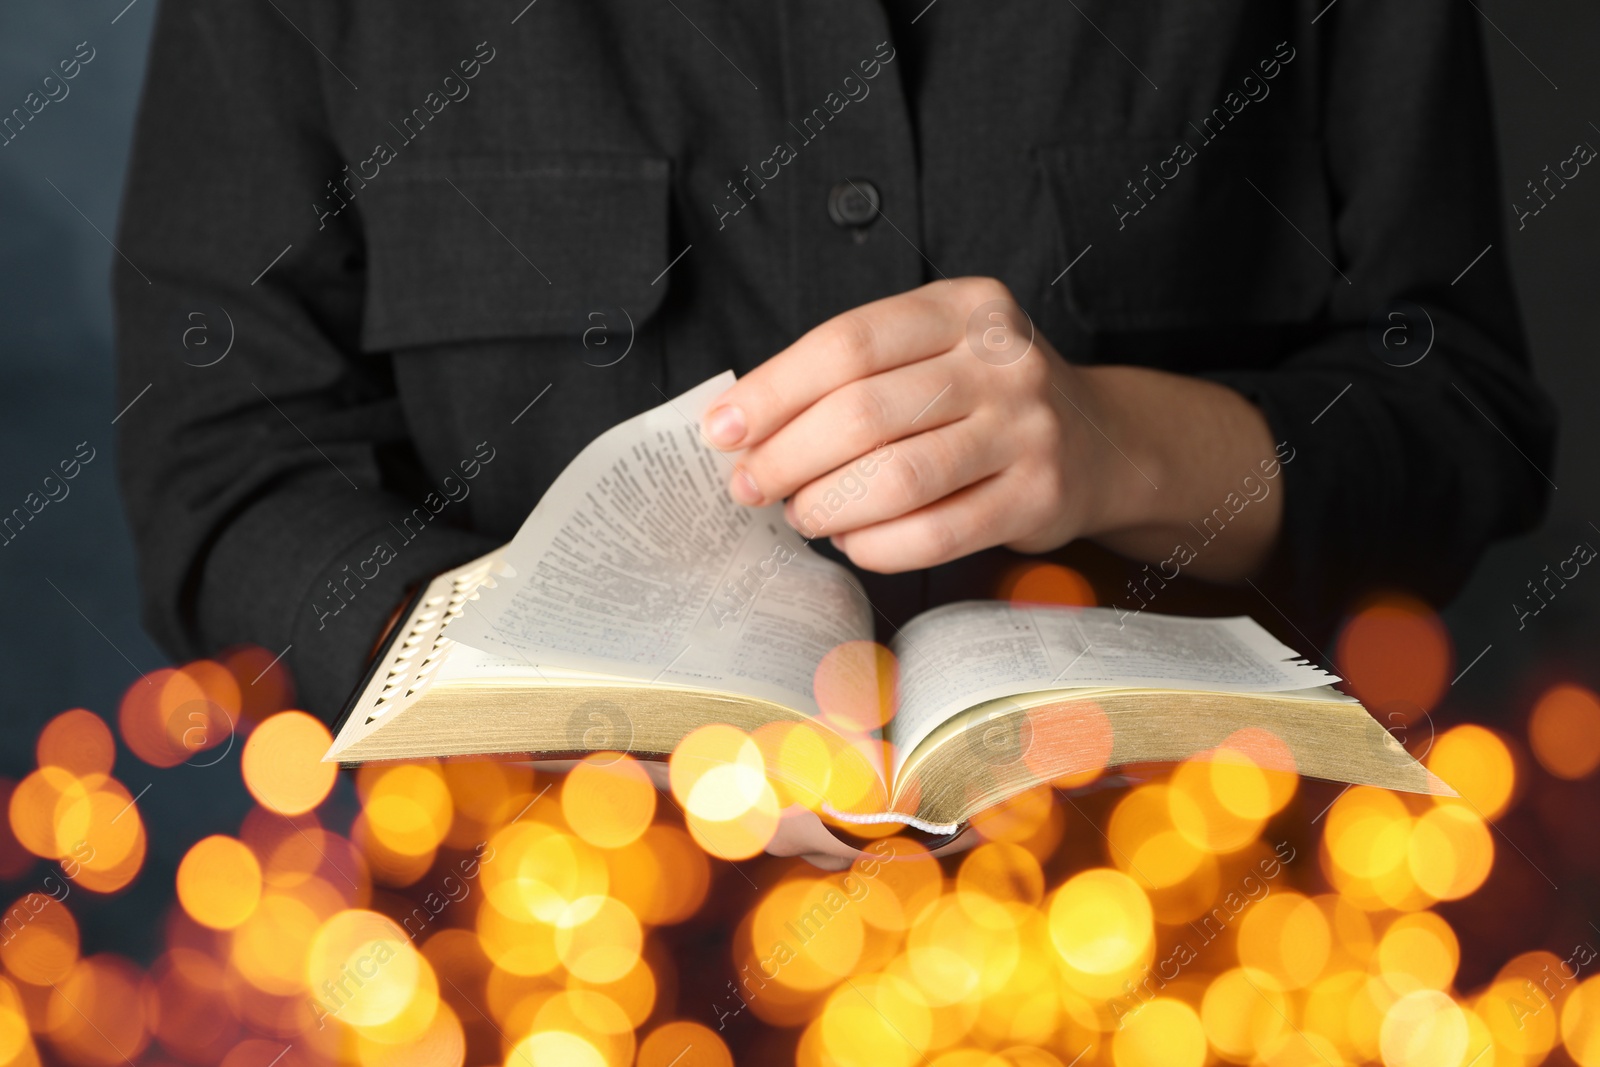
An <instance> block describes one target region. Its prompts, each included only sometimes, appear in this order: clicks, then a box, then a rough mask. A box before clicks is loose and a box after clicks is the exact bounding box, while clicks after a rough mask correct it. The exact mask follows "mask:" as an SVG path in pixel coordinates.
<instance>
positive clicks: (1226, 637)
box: [888, 600, 1339, 773]
mask: <svg viewBox="0 0 1600 1067" xmlns="http://www.w3.org/2000/svg"><path fill="white" fill-rule="evenodd" d="M890 647H891V648H892V649H893V651H894V653H895V656H896V657H897V659H898V660H899V663H900V707H899V710H898V712H897V713H896V715H895V718H894V721H893V722H892V723H891V724H890V726H889V730H888V735H889V739H890V740H891V741H893V742H894V745H895V766H894V771H895V772H896V773H898V772H899V769H900V766H901V764H902V763H903V762H904V760H905V758H906V756H907V755H908V754H909V753H910V752H911V751H912V750H913V749H915V748H916V747H917V745H918V744H919V743H920V742H921V741H922V740H923V739H924V738H926V737H927V736H928V735H929V734H930V733H932V732H933V731H934V730H935V729H936V728H937V727H938V726H939V725H940V724H941V723H943V722H944V721H945V720H946V719H949V718H950V717H951V716H952V715H956V714H958V713H960V712H961V711H963V710H965V709H967V708H970V707H972V706H973V705H976V704H979V703H982V702H983V701H986V700H996V699H999V698H1001V697H1008V696H1016V695H1018V694H1021V693H1031V692H1038V691H1042V690H1048V689H1067V688H1075V687H1087V686H1110V687H1116V688H1128V689H1181V690H1207V691H1212V692H1236V693H1277V692H1290V691H1293V690H1300V689H1310V688H1312V687H1315V686H1323V685H1328V684H1329V683H1331V682H1336V681H1338V680H1339V679H1338V678H1336V677H1335V676H1334V675H1331V674H1329V673H1327V672H1326V671H1324V670H1322V669H1320V668H1318V667H1314V666H1312V665H1310V664H1308V663H1306V662H1305V661H1304V660H1303V659H1302V658H1301V657H1300V656H1299V655H1298V654H1297V653H1295V651H1294V650H1293V649H1291V648H1289V647H1288V646H1287V645H1285V644H1283V643H1282V642H1280V641H1278V640H1277V639H1276V638H1274V637H1273V636H1272V635H1271V634H1269V633H1267V632H1266V631H1265V630H1263V629H1262V628H1261V627H1260V625H1258V624H1257V623H1256V622H1255V620H1253V619H1249V618H1245V617H1242V616H1241V617H1237V618H1228V619H1194V618H1185V617H1180V616H1175V615H1156V614H1153V613H1151V612H1141V613H1140V614H1137V615H1128V614H1125V613H1124V614H1121V615H1119V613H1118V612H1116V611H1114V610H1113V609H1110V608H1066V607H1050V606H1046V605H1022V606H1017V605H1012V604H1008V603H1006V602H1004V601H995V600H983V601H964V602H961V603H958V604H947V605H945V606H944V607H940V608H935V609H934V610H932V611H927V612H924V613H923V614H921V615H918V616H917V617H916V618H914V619H912V620H911V621H910V622H909V623H907V624H906V626H905V628H904V629H902V630H901V631H900V633H899V634H898V635H897V636H896V637H895V639H894V641H893V642H892V643H891V646H890Z"/></svg>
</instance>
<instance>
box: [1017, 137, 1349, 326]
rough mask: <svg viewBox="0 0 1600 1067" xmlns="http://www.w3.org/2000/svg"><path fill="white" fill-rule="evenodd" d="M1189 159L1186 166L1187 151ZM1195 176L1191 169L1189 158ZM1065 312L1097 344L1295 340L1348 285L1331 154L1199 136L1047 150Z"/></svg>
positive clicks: (1294, 144)
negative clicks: (1338, 261)
mask: <svg viewBox="0 0 1600 1067" xmlns="http://www.w3.org/2000/svg"><path fill="white" fill-rule="evenodd" d="M1180 146H1185V147H1187V149H1188V151H1187V153H1186V152H1184V151H1182V150H1181V149H1180ZM1186 155H1187V156H1188V157H1189V158H1188V160H1187V162H1180V160H1181V159H1183V158H1184V157H1185V156H1186ZM1036 157H1037V160H1038V164H1039V166H1040V168H1041V170H1042V172H1043V177H1044V181H1045V184H1046V186H1047V188H1048V189H1049V192H1050V196H1051V198H1052V200H1053V201H1054V204H1055V207H1056V212H1057V219H1058V222H1059V226H1060V236H1061V242H1062V248H1061V254H1062V255H1063V257H1064V258H1063V259H1062V262H1064V263H1065V262H1069V261H1071V260H1072V258H1073V257H1075V256H1078V255H1079V254H1080V253H1083V252H1084V251H1085V248H1086V247H1088V246H1091V245H1092V248H1089V250H1088V251H1087V253H1086V254H1084V255H1083V258H1082V261H1081V262H1079V263H1076V264H1074V265H1073V267H1072V268H1071V269H1070V270H1069V271H1067V272H1065V274H1064V275H1063V276H1062V277H1061V285H1062V286H1064V287H1065V296H1066V301H1067V306H1068V310H1069V311H1070V313H1071V314H1072V315H1073V316H1074V317H1075V318H1077V319H1078V320H1079V322H1080V323H1081V324H1082V325H1083V326H1084V327H1085V328H1086V329H1088V330H1089V331H1091V332H1093V333H1121V332H1138V331H1150V330H1181V329H1215V328H1226V327H1253V326H1287V325H1293V324H1298V323H1307V322H1311V321H1313V320H1315V319H1317V318H1318V317H1319V316H1320V315H1321V314H1322V312H1323V310H1324V308H1325V306H1326V303H1327V296H1328V286H1329V284H1330V281H1331V282H1332V283H1335V284H1343V283H1342V282H1341V281H1340V279H1339V276H1338V275H1337V273H1336V268H1335V267H1334V265H1333V264H1332V263H1330V262H1329V260H1328V259H1327V258H1324V257H1336V256H1337V251H1336V248H1335V241H1334V231H1333V213H1332V210H1331V203H1330V196H1329V191H1328V184H1327V179H1326V176H1325V173H1324V168H1323V160H1322V146H1321V143H1320V142H1319V141H1317V140H1315V139H1314V138H1288V139H1272V140H1254V141H1252V140H1247V139H1224V138H1218V139H1216V140H1213V141H1206V140H1205V139H1204V138H1202V137H1201V136H1199V135H1198V134H1196V135H1192V136H1190V137H1188V138H1186V139H1157V138H1148V139H1147V138H1139V139H1127V140H1117V141H1106V142H1097V143H1089V144H1074V145H1056V146H1051V147H1047V148H1042V149H1039V150H1038V151H1037V153H1036Z"/></svg>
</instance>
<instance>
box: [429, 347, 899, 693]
mask: <svg viewBox="0 0 1600 1067" xmlns="http://www.w3.org/2000/svg"><path fill="white" fill-rule="evenodd" d="M733 381H734V377H733V374H732V373H731V372H725V373H723V374H722V375H719V376H718V377H716V378H713V379H711V380H710V381H708V382H705V383H703V384H701V385H699V386H697V387H695V388H694V389H691V390H690V391H689V392H687V393H685V394H683V395H682V396H680V397H677V398H676V399H675V400H670V401H668V402H667V403H665V404H663V405H661V406H660V407H657V408H654V409H652V410H650V411H647V412H645V413H644V414H642V415H639V416H636V417H635V418H632V419H629V420H628V421H627V422H624V423H622V424H621V425H619V426H616V427H614V428H612V429H611V430H608V431H607V432H606V433H604V434H602V435H601V436H600V437H598V438H596V439H595V440H594V441H593V442H591V443H590V444H589V445H588V446H587V447H586V448H584V450H583V451H582V452H580V453H579V454H578V456H577V458H575V459H574V460H573V461H572V463H571V464H569V465H568V467H567V469H566V470H564V471H562V472H561V475H560V476H559V477H558V478H556V480H555V482H554V483H553V484H552V485H551V487H550V489H549V490H548V491H547V492H546V493H545V494H544V496H543V497H542V498H541V499H540V500H539V503H538V506H536V507H535V508H534V509H533V512H532V514H530V515H529V516H528V518H527V520H526V521H525V522H524V523H523V525H522V528H521V529H520V530H519V531H518V532H517V536H516V537H515V538H514V539H513V540H512V542H511V544H510V545H508V546H507V547H506V549H505V550H504V553H503V557H502V558H503V559H504V560H505V562H506V564H507V565H508V574H507V575H505V576H501V577H499V578H498V579H497V580H496V583H495V585H494V586H493V587H492V588H485V589H484V590H483V591H482V593H481V594H480V595H479V596H478V597H476V598H475V599H473V600H471V601H469V602H468V604H467V609H466V611H465V612H464V613H463V614H462V616H461V617H460V618H459V619H457V620H456V621H455V622H453V623H452V624H451V625H450V627H449V635H450V637H451V638H452V639H454V640H455V641H457V642H459V643H460V644H464V645H469V646H471V647H473V648H476V649H479V650H482V651H484V652H488V653H492V654H495V655H498V656H501V657H505V658H507V659H510V660H514V661H516V662H520V663H525V664H529V665H532V666H537V667H541V668H542V667H544V666H546V665H548V666H552V667H560V668H566V669H568V670H575V671H583V672H589V673H596V674H610V675H614V676H617V677H621V678H628V679H634V680H640V681H645V682H657V681H658V682H663V683H666V684H670V685H690V686H700V687H705V688H710V689H717V690H721V691H727V692H734V693H741V694H745V695H749V696H754V697H759V698H761V699H764V700H771V701H775V702H777V703H780V704H783V705H785V706H787V707H790V708H793V709H795V710H797V711H801V712H804V713H806V714H811V715H815V714H817V705H816V700H815V698H814V696H813V695H812V679H813V675H814V674H815V671H816V668H817V664H818V663H819V662H820V661H821V660H822V657H823V656H824V655H826V654H827V652H828V651H829V650H830V649H831V648H833V647H834V646H835V645H837V644H839V643H841V642H844V641H852V640H870V639H871V637H872V619H871V616H870V614H869V608H868V607H867V604H866V597H865V594H864V593H862V592H861V591H860V587H859V585H858V584H857V583H856V580H855V578H854V576H853V575H851V574H850V573H849V571H847V570H846V569H845V568H843V567H840V566H839V565H837V564H835V563H833V562H832V561H831V560H826V559H823V558H822V557H821V556H819V555H817V554H816V553H814V552H812V551H811V549H810V548H809V547H808V546H807V545H806V543H805V541H804V540H803V539H802V538H801V536H800V535H799V534H798V533H797V532H795V531H794V530H793V529H792V528H791V527H790V526H789V525H788V524H787V523H786V522H785V521H784V519H783V508H782V505H780V504H772V505H769V506H767V507H765V508H747V507H745V506H743V505H741V504H738V503H736V502H735V501H734V500H733V499H732V498H731V497H730V496H729V495H728V490H727V481H728V478H729V477H730V476H731V474H732V472H733V460H734V458H736V456H730V455H724V454H722V453H720V452H718V451H716V450H715V449H714V448H712V447H711V446H710V445H709V444H707V443H706V442H705V441H704V440H703V439H702V437H701V436H700V430H699V421H700V416H701V414H702V413H703V412H704V410H705V408H706V406H707V405H708V404H709V403H710V402H711V401H712V400H713V399H715V398H716V397H717V396H718V395H720V394H721V393H722V392H723V391H724V390H726V389H727V388H728V387H729V386H730V385H732V384H733Z"/></svg>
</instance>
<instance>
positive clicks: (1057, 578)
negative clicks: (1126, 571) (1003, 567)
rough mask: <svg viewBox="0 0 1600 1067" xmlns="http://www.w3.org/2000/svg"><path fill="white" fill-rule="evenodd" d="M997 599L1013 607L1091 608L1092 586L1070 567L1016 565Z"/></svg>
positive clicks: (1034, 564) (1053, 564)
mask: <svg viewBox="0 0 1600 1067" xmlns="http://www.w3.org/2000/svg"><path fill="white" fill-rule="evenodd" d="M1000 596H1001V598H1002V599H1004V600H1009V601H1011V603H1013V604H1016V605H1019V606H1020V605H1027V604H1056V605H1067V606H1072V607H1085V608H1092V607H1094V606H1095V604H1096V603H1097V601H1096V599H1095V595H1094V586H1092V585H1090V584H1089V580H1088V579H1087V578H1085V577H1084V576H1083V575H1082V574H1079V573H1078V572H1077V571H1075V570H1073V569H1072V568H1071V567H1064V566H1062V565H1061V564H1059V563H1040V562H1029V563H1024V564H1022V565H1020V566H1018V567H1017V568H1016V569H1015V570H1014V571H1012V573H1011V574H1010V575H1008V576H1007V578H1006V580H1005V581H1004V582H1003V583H1002V584H1001V587H1000Z"/></svg>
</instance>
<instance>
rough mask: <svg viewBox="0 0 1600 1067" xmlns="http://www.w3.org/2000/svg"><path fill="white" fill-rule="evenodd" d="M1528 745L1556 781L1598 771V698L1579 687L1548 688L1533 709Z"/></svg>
mask: <svg viewBox="0 0 1600 1067" xmlns="http://www.w3.org/2000/svg"><path fill="white" fill-rule="evenodd" d="M1528 744H1529V745H1530V747H1532V749H1533V755H1534V758H1535V759H1537V760H1538V761H1539V764H1540V765H1541V766H1542V767H1544V769H1545V770H1547V771H1549V772H1550V773H1551V774H1553V775H1555V776H1556V777H1557V778H1571V779H1578V778H1586V777H1588V776H1589V775H1591V774H1593V773H1594V770H1595V768H1596V767H1600V696H1596V695H1595V692H1594V690H1592V689H1588V688H1585V687H1584V686H1581V685H1556V686H1551V687H1550V689H1548V690H1547V691H1546V692H1545V694H1544V695H1543V696H1541V697H1540V698H1539V702H1538V703H1537V704H1535V705H1534V706H1533V715H1532V716H1531V717H1530V719H1529V720H1528Z"/></svg>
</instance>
